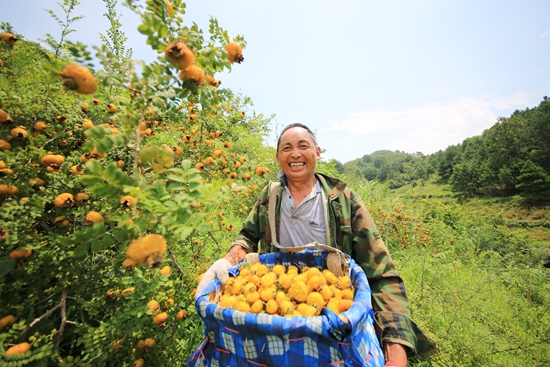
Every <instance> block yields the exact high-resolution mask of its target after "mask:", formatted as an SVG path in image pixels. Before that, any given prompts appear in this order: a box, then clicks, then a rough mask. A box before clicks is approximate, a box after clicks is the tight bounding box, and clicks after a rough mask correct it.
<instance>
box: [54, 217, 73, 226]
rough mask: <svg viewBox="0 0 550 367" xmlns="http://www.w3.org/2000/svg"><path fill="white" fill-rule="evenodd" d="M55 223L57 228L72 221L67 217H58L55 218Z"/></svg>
mask: <svg viewBox="0 0 550 367" xmlns="http://www.w3.org/2000/svg"><path fill="white" fill-rule="evenodd" d="M53 224H54V226H56V227H57V228H65V227H67V226H68V225H69V224H70V222H69V221H68V220H67V219H65V218H64V217H56V218H55V219H54V220H53Z"/></svg>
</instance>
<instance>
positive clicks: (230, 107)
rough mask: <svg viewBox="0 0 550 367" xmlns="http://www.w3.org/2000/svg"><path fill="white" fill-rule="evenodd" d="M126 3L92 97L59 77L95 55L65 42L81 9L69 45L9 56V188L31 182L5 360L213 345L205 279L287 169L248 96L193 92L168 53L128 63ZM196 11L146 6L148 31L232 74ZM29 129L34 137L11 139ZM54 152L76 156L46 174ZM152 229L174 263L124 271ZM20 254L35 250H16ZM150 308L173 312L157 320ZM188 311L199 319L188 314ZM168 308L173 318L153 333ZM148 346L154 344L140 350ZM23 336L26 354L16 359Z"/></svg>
mask: <svg viewBox="0 0 550 367" xmlns="http://www.w3.org/2000/svg"><path fill="white" fill-rule="evenodd" d="M115 3H116V2H114V1H110V0H107V1H106V6H107V11H106V14H105V15H106V16H107V17H108V19H109V20H110V22H111V28H110V29H109V30H108V31H107V35H106V36H103V38H102V39H103V42H104V44H103V45H102V46H101V47H98V48H96V55H95V56H96V58H97V59H98V60H99V62H100V64H101V66H102V70H98V71H97V72H96V73H95V77H96V78H97V79H98V82H99V83H98V84H99V85H100V88H99V90H98V91H97V92H96V93H95V94H94V95H93V96H82V95H78V94H76V93H74V92H70V91H64V90H63V89H62V86H61V82H60V80H59V78H58V77H57V75H56V73H57V72H60V71H61V69H62V68H63V65H65V64H67V63H70V62H71V61H72V60H75V59H76V60H78V61H81V62H89V61H91V54H90V52H89V51H87V47H86V45H83V44H81V43H68V42H65V40H64V37H65V36H66V35H67V34H68V33H70V32H71V31H72V30H71V29H69V27H70V25H71V23H72V22H74V21H76V20H78V19H79V17H72V16H70V13H72V12H73V11H75V10H76V6H77V5H78V2H76V1H65V2H63V4H62V5H61V6H62V9H63V11H64V12H65V18H66V20H63V21H62V20H61V19H63V17H57V16H56V15H55V14H54V13H53V12H52V11H50V12H49V13H50V15H52V16H53V17H54V18H55V19H56V20H57V21H58V22H59V24H60V26H61V27H62V31H61V38H60V41H55V42H54V41H53V37H52V36H49V35H48V39H47V42H46V43H47V44H48V45H49V46H50V47H51V48H52V50H53V53H51V52H48V51H45V50H44V49H42V48H41V47H40V46H39V45H38V44H36V43H33V42H30V41H24V40H23V41H20V42H19V43H18V44H17V45H16V46H15V47H8V46H7V45H5V44H2V45H1V46H0V58H1V59H2V60H3V68H1V69H0V73H1V74H2V78H0V109H2V110H3V111H5V112H6V113H8V114H9V116H10V117H12V119H13V123H10V122H6V123H4V122H5V121H2V126H1V127H0V134H1V138H2V139H4V140H6V141H9V142H10V145H11V149H5V150H2V151H0V161H2V164H3V168H2V177H1V180H2V182H1V184H5V185H9V186H8V187H17V188H18V191H17V192H9V193H8V192H5V191H3V192H2V194H1V198H0V200H1V202H2V206H1V207H0V213H1V214H0V218H1V219H0V227H1V233H2V240H1V242H0V249H1V257H0V299H1V300H2V313H1V314H0V317H4V316H7V315H13V316H14V317H15V320H16V322H15V323H14V324H13V325H11V326H9V327H8V328H6V329H4V330H0V332H1V334H0V340H1V343H0V354H1V355H2V356H1V357H0V358H2V363H3V365H4V364H6V365H8V366H11V365H13V366H15V365H18V366H23V365H56V366H57V365H60V366H72V365H83V364H86V365H97V366H105V365H112V366H119V365H129V364H131V365H133V362H132V361H134V360H138V359H139V358H143V359H144V360H145V361H146V364H147V365H151V366H155V365H158V366H160V365H162V366H164V365H172V364H174V365H177V364H183V363H184V362H185V360H186V359H187V357H188V356H189V355H190V354H191V351H192V350H193V349H194V348H195V347H196V346H197V345H198V344H199V343H200V341H201V340H202V338H203V337H204V335H203V330H202V325H201V324H200V320H199V319H198V317H197V316H196V314H195V310H194V306H193V301H194V297H193V289H194V287H195V285H196V278H197V277H198V275H199V274H200V273H202V272H203V271H204V270H205V269H206V268H207V267H208V266H209V264H210V262H211V261H212V260H213V259H214V258H217V256H219V252H220V251H224V250H226V249H227V246H228V245H229V243H230V242H231V241H232V239H233V237H234V236H235V232H236V231H238V229H239V226H240V223H241V222H242V221H243V220H244V218H245V216H246V214H247V212H248V211H249V209H250V207H251V206H252V204H253V201H254V198H255V197H256V195H257V194H258V193H259V190H260V189H261V188H262V187H263V185H264V184H265V183H266V182H267V181H268V180H269V179H270V178H272V177H273V176H272V175H273V174H274V173H270V172H271V171H275V170H274V169H273V167H274V163H275V161H274V159H273V158H271V154H268V153H269V152H267V151H265V152H264V151H263V150H262V149H261V146H262V145H261V142H262V140H263V138H264V137H265V136H266V134H267V132H268V129H267V127H268V123H269V120H270V119H269V118H266V117H264V116H263V115H262V114H256V113H255V112H254V111H253V110H252V109H251V106H252V103H251V100H250V98H248V97H242V96H238V95H235V94H233V93H232V92H231V91H230V90H225V89H222V88H217V87H215V86H210V85H207V84H202V85H194V84H192V83H189V82H183V81H182V80H180V79H179V78H178V77H177V71H176V72H174V70H175V68H174V66H173V65H172V64H170V62H169V61H168V60H166V58H165V57H164V56H159V58H158V60H157V61H155V62H153V63H151V64H149V65H145V64H143V63H140V62H137V63H136V64H134V63H133V62H131V60H130V55H131V50H129V49H126V48H125V46H124V42H125V40H126V39H125V36H124V34H122V33H120V32H117V28H118V25H119V23H118V16H117V14H116V12H115V10H114V4H115ZM168 5H170V6H171V10H169V8H168ZM184 7H185V4H184V3H182V2H180V1H174V2H173V3H172V4H169V3H168V2H163V1H161V2H159V1H148V2H147V4H146V8H145V9H143V8H140V7H137V6H136V8H135V9H136V11H137V12H138V14H139V15H140V16H141V17H142V20H143V24H142V26H141V27H140V29H141V30H142V31H143V32H145V33H146V34H148V35H149V40H150V41H151V42H152V43H154V44H155V45H156V47H159V48H161V49H162V48H164V47H165V46H166V45H167V44H168V43H169V42H171V41H172V40H175V39H185V40H187V42H188V44H189V45H190V46H192V49H193V50H194V52H195V53H196V57H197V63H200V66H201V67H202V68H203V69H204V70H205V73H206V74H207V75H211V76H213V75H214V74H215V73H217V72H220V73H221V72H223V71H227V70H230V68H231V64H230V63H229V62H228V61H227V52H226V51H225V50H224V49H223V46H224V44H225V43H227V42H229V41H230V38H229V35H228V33H227V32H226V31H224V30H223V29H221V27H219V25H218V24H217V21H216V20H215V19H213V20H212V21H211V27H210V31H211V34H210V38H209V39H208V40H207V39H206V38H205V37H204V35H203V33H202V31H201V30H200V29H199V28H198V27H197V26H196V25H195V24H193V25H192V26H190V27H189V26H185V25H184V24H183V19H182V17H181V15H183V9H184ZM7 26H8V25H7V24H6V25H5V26H4V28H5V27H7ZM166 30H170V32H166ZM233 40H236V41H239V42H241V43H242V44H243V45H244V44H245V42H244V40H243V39H242V37H240V36H238V37H236V38H234V39H233ZM153 41H154V42H153ZM60 50H68V51H69V52H70V53H71V56H72V57H73V59H71V58H69V56H68V53H64V52H61V51H60ZM136 65H137V66H139V68H136ZM37 122H41V123H44V125H36V123H37ZM17 126H22V127H24V130H26V131H27V132H28V136H27V137H26V138H23V137H21V138H14V137H12V136H11V131H12V129H14V128H16V127H17ZM38 126H40V127H38ZM44 126H45V127H44ZM47 154H55V155H59V156H62V157H63V159H64V161H63V162H62V163H60V165H59V166H56V167H53V166H46V165H44V164H43V163H42V161H41V159H42V158H43V157H44V156H45V155H47ZM208 158H210V160H209V159H208ZM207 162H208V163H207ZM237 162H238V164H237ZM199 163H202V164H203V166H202V167H204V168H202V167H201V168H200V169H199V168H197V167H199V166H198V164H199ZM258 167H265V169H263V170H261V172H262V176H258V175H257V174H256V168H258ZM270 168H271V169H270ZM265 172H267V173H265ZM37 179H40V180H41V181H43V183H39V184H37V182H38V181H37ZM29 180H30V181H29ZM62 193H67V194H71V195H73V198H74V200H73V201H70V202H69V204H68V205H67V206H59V205H58V202H57V201H56V198H57V197H58V195H60V194H62ZM123 197H131V198H132V200H133V201H132V202H135V204H131V202H129V201H128V199H122V198H123ZM94 213H95V215H96V217H95V218H98V216H99V218H100V219H97V221H96V222H95V223H94V222H93V221H92V219H89V218H92V217H89V215H90V214H94ZM151 233H154V234H158V235H162V237H163V238H164V239H165V240H166V242H167V243H168V251H167V253H166V254H165V255H164V257H163V264H162V265H161V264H160V263H156V262H154V263H152V264H150V265H152V266H153V267H152V268H149V267H148V266H145V265H141V264H126V263H125V266H123V262H124V261H125V258H126V257H127V254H126V250H127V248H128V246H129V245H130V243H132V241H134V240H137V239H140V238H144V236H145V235H146V234H151ZM23 249H24V250H30V256H28V257H21V258H13V256H9V255H10V254H12V251H14V250H23ZM211 259H212V260H211ZM156 266H158V267H159V268H160V267H161V266H168V267H169V268H163V272H162V273H161V272H160V270H159V269H158V268H156ZM130 290H131V291H130ZM153 299H154V300H156V301H157V302H158V303H159V304H160V306H159V308H158V309H157V310H154V311H153V310H148V306H147V303H148V302H149V301H150V300H153ZM180 310H185V311H186V312H187V317H185V318H182V319H181V320H179V319H177V318H176V315H177V314H178V312H179V311H180ZM161 312H166V313H167V316H168V318H167V319H166V320H165V321H164V322H162V323H158V324H157V323H154V322H153V317H154V316H155V315H156V314H158V313H161ZM146 338H153V340H154V341H155V344H156V345H155V346H154V347H151V346H150V347H147V348H141V346H140V344H139V343H140V340H145V339H146ZM22 341H27V342H29V343H31V350H30V351H29V352H27V353H25V354H23V355H18V356H12V357H6V358H4V350H6V349H7V348H8V347H10V346H12V345H14V344H16V343H19V342H22Z"/></svg>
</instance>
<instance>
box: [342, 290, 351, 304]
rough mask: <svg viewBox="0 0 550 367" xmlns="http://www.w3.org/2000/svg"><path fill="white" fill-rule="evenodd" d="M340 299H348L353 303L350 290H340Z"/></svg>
mask: <svg viewBox="0 0 550 367" xmlns="http://www.w3.org/2000/svg"><path fill="white" fill-rule="evenodd" d="M342 299H350V300H352V301H353V291H352V290H351V289H350V288H346V289H342Z"/></svg>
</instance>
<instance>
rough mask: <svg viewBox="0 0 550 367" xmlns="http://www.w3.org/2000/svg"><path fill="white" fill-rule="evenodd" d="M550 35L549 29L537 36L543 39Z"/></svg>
mask: <svg viewBox="0 0 550 367" xmlns="http://www.w3.org/2000/svg"><path fill="white" fill-rule="evenodd" d="M549 34H550V28H548V29H547V30H545V31H544V32H542V34H541V35H540V36H539V38H544V37H546V36H548V35H549Z"/></svg>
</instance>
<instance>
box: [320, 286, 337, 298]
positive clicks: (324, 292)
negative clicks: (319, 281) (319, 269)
mask: <svg viewBox="0 0 550 367" xmlns="http://www.w3.org/2000/svg"><path fill="white" fill-rule="evenodd" d="M319 293H321V296H323V299H324V300H325V301H328V300H330V299H331V298H332V297H334V293H332V291H331V290H330V287H329V286H328V285H322V286H321V287H320V289H319Z"/></svg>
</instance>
